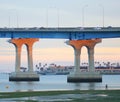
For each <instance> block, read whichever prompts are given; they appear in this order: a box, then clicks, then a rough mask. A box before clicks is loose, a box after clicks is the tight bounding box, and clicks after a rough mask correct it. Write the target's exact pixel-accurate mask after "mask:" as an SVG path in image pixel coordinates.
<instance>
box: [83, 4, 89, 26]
mask: <svg viewBox="0 0 120 102" xmlns="http://www.w3.org/2000/svg"><path fill="white" fill-rule="evenodd" d="M86 7H88V5H85V6H83V7H82V27H84V23H85V22H84V20H85V8H86Z"/></svg>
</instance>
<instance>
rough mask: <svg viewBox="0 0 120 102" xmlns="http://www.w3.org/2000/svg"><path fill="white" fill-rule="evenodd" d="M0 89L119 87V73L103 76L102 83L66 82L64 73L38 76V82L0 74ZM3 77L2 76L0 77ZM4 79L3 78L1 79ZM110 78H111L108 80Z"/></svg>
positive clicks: (41, 89) (2, 90)
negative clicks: (10, 77) (12, 80)
mask: <svg viewBox="0 0 120 102" xmlns="http://www.w3.org/2000/svg"><path fill="white" fill-rule="evenodd" d="M0 77H1V78H0V81H1V83H0V91H1V92H14V91H18V92H19V91H45V90H46V91H48V90H99V89H105V85H106V84H107V85H108V87H107V89H120V75H106V76H103V82H102V83H67V76H66V75H48V76H47V75H44V76H40V79H41V80H40V81H39V82H9V81H8V79H9V76H7V77H6V75H5V77H4V75H2V76H0ZM2 77H3V78H2ZM2 79H4V80H2ZM109 79H112V80H109Z"/></svg>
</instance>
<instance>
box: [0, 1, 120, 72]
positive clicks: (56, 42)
mask: <svg viewBox="0 0 120 102" xmlns="http://www.w3.org/2000/svg"><path fill="white" fill-rule="evenodd" d="M83 9H84V26H85V27H102V26H103V25H104V26H105V27H107V26H112V27H120V20H119V19H120V0H0V27H11V28H12V27H13V28H14V27H58V26H59V27H82V26H83ZM103 12H104V15H103ZM103 18H104V23H103ZM7 40H8V39H0V50H1V51H0V71H7V72H9V71H14V69H15V47H14V46H13V45H12V44H10V43H8V42H7ZM66 40H67V39H39V42H36V43H35V44H34V46H33V60H34V68H35V65H36V64H38V63H39V62H42V63H43V64H44V63H57V64H58V65H74V51H73V48H72V47H71V46H68V45H66V44H65V41H66ZM95 60H96V61H101V62H103V61H106V62H107V61H111V62H112V61H113V62H120V38H115V39H102V43H100V44H97V45H96V47H95ZM84 61H85V62H87V50H86V48H85V47H83V49H82V54H81V62H84ZM21 66H25V67H27V58H26V47H25V46H23V50H22V61H21Z"/></svg>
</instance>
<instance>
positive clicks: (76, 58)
mask: <svg viewBox="0 0 120 102" xmlns="http://www.w3.org/2000/svg"><path fill="white" fill-rule="evenodd" d="M66 43H67V44H68V45H71V46H72V47H73V49H74V67H75V68H74V74H79V73H80V55H81V47H82V45H81V43H80V40H70V41H67V42H66Z"/></svg>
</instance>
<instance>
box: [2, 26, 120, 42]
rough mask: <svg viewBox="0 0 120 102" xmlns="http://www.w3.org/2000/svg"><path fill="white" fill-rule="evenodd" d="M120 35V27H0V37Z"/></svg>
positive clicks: (58, 37) (69, 37) (71, 37)
mask: <svg viewBox="0 0 120 102" xmlns="http://www.w3.org/2000/svg"><path fill="white" fill-rule="evenodd" d="M117 37H120V27H104V28H103V27H86V28H83V27H74V28H44V27H40V28H38V27H34V28H0V38H53V39H55V38H56V39H70V40H80V39H81V40H83V39H95V38H117Z"/></svg>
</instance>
